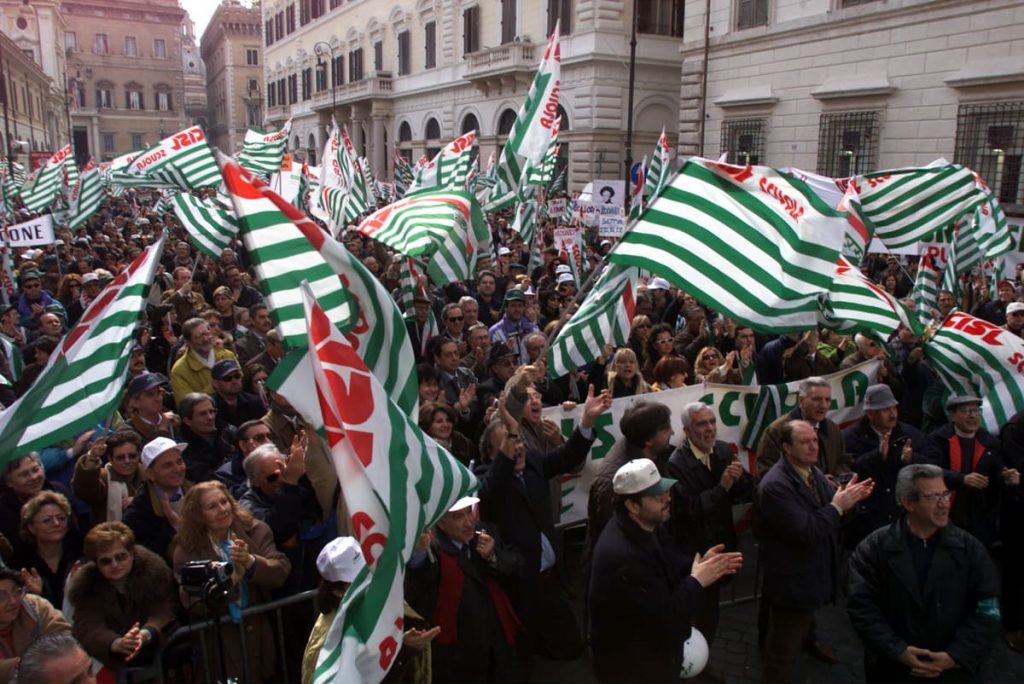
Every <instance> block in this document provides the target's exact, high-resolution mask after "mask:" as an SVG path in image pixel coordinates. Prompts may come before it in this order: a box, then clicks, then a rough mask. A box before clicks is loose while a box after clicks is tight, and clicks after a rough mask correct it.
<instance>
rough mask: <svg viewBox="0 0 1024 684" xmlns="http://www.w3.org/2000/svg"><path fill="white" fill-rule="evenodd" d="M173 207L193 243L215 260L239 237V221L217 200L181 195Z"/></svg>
mask: <svg viewBox="0 0 1024 684" xmlns="http://www.w3.org/2000/svg"><path fill="white" fill-rule="evenodd" d="M171 207H172V208H173V209H174V215H175V216H177V217H178V221H180V222H181V225H182V226H184V228H185V230H186V231H188V236H189V237H190V238H191V239H192V242H194V243H195V245H196V247H198V248H199V249H200V250H202V252H203V253H204V254H206V255H207V256H209V257H210V258H212V259H220V255H221V254H223V253H224V250H225V249H227V246H228V245H229V244H231V241H232V240H234V239H235V237H236V236H237V235H238V221H237V220H236V219H235V216H234V214H233V212H232V210H231V207H230V206H224V204H221V203H220V202H218V201H217V200H213V199H202V198H199V197H196V196H195V195H192V194H189V193H187V192H179V193H176V194H175V195H174V196H173V197H172V198H171Z"/></svg>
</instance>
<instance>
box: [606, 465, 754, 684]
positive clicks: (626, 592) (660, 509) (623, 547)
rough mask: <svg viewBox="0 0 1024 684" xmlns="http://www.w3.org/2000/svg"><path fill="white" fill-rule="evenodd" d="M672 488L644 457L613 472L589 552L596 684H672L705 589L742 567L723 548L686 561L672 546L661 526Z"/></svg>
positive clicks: (671, 482)
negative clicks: (609, 512) (609, 509)
mask: <svg viewBox="0 0 1024 684" xmlns="http://www.w3.org/2000/svg"><path fill="white" fill-rule="evenodd" d="M674 484H675V480H672V479H670V478H666V477H662V476H661V474H660V473H659V472H658V467H657V466H656V465H655V464H654V462H653V461H651V460H650V459H647V458H640V459H636V460H633V461H630V462H629V463H627V464H625V465H624V466H622V467H621V468H619V470H618V472H617V473H616V474H615V477H614V480H613V485H612V486H613V490H614V493H615V513H614V515H613V517H612V519H611V520H610V521H609V522H608V524H607V525H606V526H605V528H604V530H603V531H602V532H601V538H600V539H598V541H597V546H596V547H595V548H594V562H593V566H592V569H591V575H590V590H589V593H588V598H587V600H588V605H589V607H590V643H591V647H592V650H593V653H594V676H595V677H596V678H597V680H598V681H599V682H664V683H668V682H673V683H676V682H678V681H679V671H680V668H681V666H682V661H683V642H684V641H686V639H687V638H688V637H689V636H690V624H691V622H692V620H693V616H694V614H695V613H696V611H697V605H698V604H699V602H700V594H701V591H702V589H703V587H706V586H709V585H711V584H713V583H714V582H716V581H718V580H719V579H720V578H721V577H724V576H725V575H733V574H735V573H736V572H737V571H738V570H739V569H740V567H741V566H742V565H743V556H742V555H741V554H739V553H723V552H722V547H721V546H716V547H714V548H712V549H710V550H709V551H708V552H707V556H706V557H704V558H702V557H701V555H700V554H699V553H698V554H697V555H695V556H694V557H693V560H692V563H691V562H690V558H689V557H688V556H686V555H685V554H683V553H682V551H680V550H679V549H678V547H676V545H675V544H673V542H672V536H671V535H670V534H669V532H668V530H667V529H666V528H665V523H667V522H668V521H669V518H670V515H671V498H672V486H673V485H674ZM687 570H689V572H687Z"/></svg>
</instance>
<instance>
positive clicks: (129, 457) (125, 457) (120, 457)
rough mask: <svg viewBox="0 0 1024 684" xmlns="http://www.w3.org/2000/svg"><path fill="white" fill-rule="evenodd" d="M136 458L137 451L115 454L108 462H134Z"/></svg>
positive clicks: (137, 455)
mask: <svg viewBox="0 0 1024 684" xmlns="http://www.w3.org/2000/svg"><path fill="white" fill-rule="evenodd" d="M138 457H139V452H138V451H129V452H128V453H126V454H117V455H115V456H111V457H110V460H111V461H134V460H135V459H137V458H138Z"/></svg>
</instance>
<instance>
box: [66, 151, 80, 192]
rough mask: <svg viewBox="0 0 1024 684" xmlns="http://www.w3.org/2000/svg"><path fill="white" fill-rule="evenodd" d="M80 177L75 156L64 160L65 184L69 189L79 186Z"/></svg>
mask: <svg viewBox="0 0 1024 684" xmlns="http://www.w3.org/2000/svg"><path fill="white" fill-rule="evenodd" d="M79 176H80V174H79V173H78V164H76V163H75V156H74V155H73V154H72V155H71V156H70V157H68V158H67V159H65V160H64V183H65V184H66V185H67V187H69V188H73V187H75V185H77V184H78V179H79Z"/></svg>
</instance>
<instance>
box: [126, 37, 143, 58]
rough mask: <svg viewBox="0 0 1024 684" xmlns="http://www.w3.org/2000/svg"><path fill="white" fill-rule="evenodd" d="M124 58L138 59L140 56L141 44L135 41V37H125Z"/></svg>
mask: <svg viewBox="0 0 1024 684" xmlns="http://www.w3.org/2000/svg"><path fill="white" fill-rule="evenodd" d="M124 56H125V57H138V56H139V43H138V41H137V40H135V36H125V37H124Z"/></svg>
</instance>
